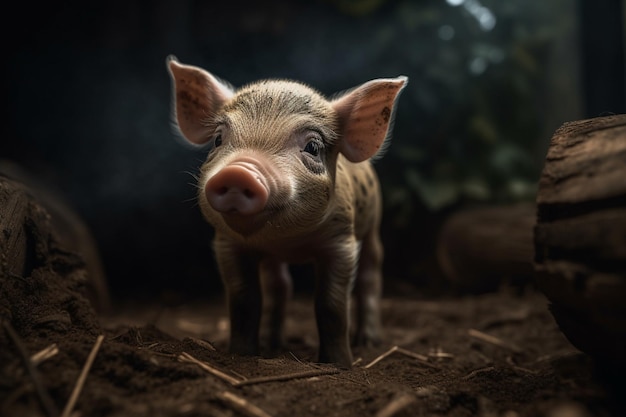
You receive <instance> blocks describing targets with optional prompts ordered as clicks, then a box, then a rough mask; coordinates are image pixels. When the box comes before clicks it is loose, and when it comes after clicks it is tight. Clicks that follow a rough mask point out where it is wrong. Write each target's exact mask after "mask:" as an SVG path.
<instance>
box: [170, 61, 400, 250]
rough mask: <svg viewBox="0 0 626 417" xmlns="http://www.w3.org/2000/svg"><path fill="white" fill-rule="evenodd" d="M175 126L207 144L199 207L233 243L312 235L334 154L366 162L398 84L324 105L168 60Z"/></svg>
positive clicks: (282, 87) (322, 210)
mask: <svg viewBox="0 0 626 417" xmlns="http://www.w3.org/2000/svg"><path fill="white" fill-rule="evenodd" d="M167 65H168V69H169V71H170V74H171V77H172V81H173V90H174V91H173V96H174V104H173V110H174V122H175V125H176V127H177V128H178V131H179V132H180V134H181V136H182V137H183V138H184V139H185V140H187V141H188V142H190V143H192V144H194V145H198V146H206V147H207V148H208V157H207V160H206V163H205V164H204V165H203V167H202V170H201V175H200V179H199V189H200V191H199V203H200V207H201V209H202V212H203V214H204V216H205V217H206V219H207V220H208V221H209V222H210V223H211V224H212V225H213V226H214V227H215V228H216V229H217V230H218V231H220V232H222V233H226V234H228V235H230V236H232V237H234V238H236V239H256V238H260V239H263V240H264V241H266V242H267V238H268V237H273V236H275V237H289V236H290V235H291V234H295V233H298V234H301V233H302V232H305V231H307V230H313V229H315V228H316V227H317V226H318V225H319V224H320V222H322V221H323V219H325V218H326V217H327V216H328V215H330V214H331V213H332V207H333V205H335V204H339V203H338V202H337V201H336V198H335V194H336V193H335V176H336V165H337V158H338V155H339V154H342V155H343V156H344V157H345V158H346V159H348V160H349V161H351V162H361V161H365V160H367V159H369V158H371V157H373V156H374V155H376V154H377V153H379V151H380V149H381V147H383V145H384V143H385V140H386V139H387V137H388V136H389V132H390V125H391V123H392V120H393V114H394V105H395V101H396V98H397V97H398V94H399V92H400V91H401V90H402V88H403V87H404V85H405V84H406V77H398V78H395V79H378V80H373V81H369V82H367V83H365V84H363V85H361V86H359V87H357V88H355V89H353V90H351V91H349V92H347V93H345V94H342V95H340V96H338V97H337V98H334V99H332V100H327V99H325V98H324V97H322V96H321V95H320V94H319V93H318V92H316V91H315V90H313V89H311V88H309V87H308V86H305V85H303V84H301V83H297V82H292V81H285V80H265V81H260V82H256V83H253V84H250V85H248V86H245V87H243V88H241V89H239V90H234V89H233V88H232V87H231V86H230V85H228V84H227V83H225V82H223V81H221V80H219V79H217V78H216V77H214V76H213V75H211V74H210V73H208V72H207V71H205V70H203V69H201V68H198V67H193V66H188V65H183V64H180V63H179V62H177V61H176V59H175V58H173V57H170V58H168V62H167Z"/></svg>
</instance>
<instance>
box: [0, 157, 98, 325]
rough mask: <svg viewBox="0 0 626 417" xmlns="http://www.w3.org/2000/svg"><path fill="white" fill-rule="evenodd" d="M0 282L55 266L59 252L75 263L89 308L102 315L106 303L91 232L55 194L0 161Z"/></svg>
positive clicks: (28, 275) (27, 175) (30, 177)
mask: <svg viewBox="0 0 626 417" xmlns="http://www.w3.org/2000/svg"><path fill="white" fill-rule="evenodd" d="M0 231H1V232H2V233H1V234H0V278H2V279H11V277H21V278H28V277H30V276H31V273H32V271H33V269H35V268H37V267H38V266H41V265H43V264H46V263H48V262H49V263H51V264H54V265H57V264H58V262H57V261H56V260H55V259H56V258H55V256H56V255H57V252H59V251H60V252H64V253H67V254H68V256H70V257H71V256H74V257H76V258H77V262H79V263H80V264H81V266H78V267H76V266H73V267H72V268H77V269H78V270H79V271H78V273H79V274H80V275H83V274H84V275H85V277H86V279H87V282H86V290H87V294H86V295H87V296H88V298H89V300H90V301H91V303H92V305H93V307H94V308H95V309H96V310H97V311H99V312H101V313H106V312H108V310H109V308H110V297H109V292H108V287H107V284H106V278H105V274H104V269H103V267H102V263H101V260H100V256H99V252H98V249H97V246H96V243H95V240H94V239H93V237H92V235H91V232H90V231H89V229H88V227H87V226H86V224H85V223H84V222H83V221H82V219H81V218H80V217H79V216H78V214H77V213H76V212H75V211H74V210H73V209H72V208H71V207H70V206H69V205H68V204H67V203H66V202H64V200H63V199H62V198H61V197H60V196H59V195H57V194H55V193H53V192H51V191H50V190H49V189H46V188H45V187H44V186H43V185H42V183H41V182H40V181H37V179H36V178H35V177H33V176H32V175H31V174H29V173H27V172H26V171H25V170H23V169H22V168H20V167H19V166H17V165H15V164H13V163H10V162H8V161H6V160H0Z"/></svg>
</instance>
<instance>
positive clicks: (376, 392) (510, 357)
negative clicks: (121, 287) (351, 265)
mask: <svg viewBox="0 0 626 417" xmlns="http://www.w3.org/2000/svg"><path fill="white" fill-rule="evenodd" d="M58 255H59V256H60V257H64V259H65V261H68V260H69V261H70V262H69V264H70V265H71V260H72V258H71V254H67V253H59V254H58ZM58 264H59V265H60V264H62V263H58ZM65 265H66V266H65V267H64V268H65V269H63V270H62V271H61V272H64V273H65V276H66V277H67V276H69V277H70V281H67V282H70V283H71V282H72V281H71V279H74V278H75V277H74V278H72V274H69V275H68V274H67V272H68V271H70V272H71V267H68V266H67V262H65ZM37 271H39V270H38V269H36V270H34V271H33V274H31V277H29V278H28V279H23V278H19V277H17V278H15V279H13V280H11V281H10V282H8V281H5V282H4V284H3V286H2V287H1V288H0V289H1V290H2V293H1V295H2V297H3V298H2V299H0V301H2V304H0V307H2V308H3V311H2V312H3V313H4V314H5V316H9V317H11V318H12V320H11V323H12V324H8V322H7V321H4V323H3V327H4V329H3V332H2V335H1V336H0V342H1V344H2V345H3V348H2V349H1V351H2V352H0V372H1V373H0V406H1V407H2V408H1V409H0V414H1V415H2V416H7V417H8V416H16V417H17V416H45V415H50V416H56V415H59V414H58V413H60V412H61V411H62V410H64V409H65V411H67V412H68V414H64V415H73V416H92V417H97V416H164V417H165V416H274V417H280V416H290V417H293V416H341V417H348V416H380V417H388V416H398V417H400V416H426V415H429V416H430V415H433V416H507V417H514V416H551V417H566V416H567V417H582V416H618V415H626V414H624V411H625V410H626V407H625V404H624V400H623V399H622V398H621V397H623V392H624V391H622V394H621V395H620V394H619V393H618V390H620V389H623V386H621V387H620V386H619V384H618V382H617V381H618V378H616V377H615V376H614V377H606V376H605V375H604V374H599V373H598V372H597V370H596V369H595V368H594V365H593V363H592V361H591V360H590V358H589V357H587V356H586V355H584V354H582V353H580V352H579V351H577V350H576V349H575V348H573V347H572V345H571V344H570V343H569V342H568V341H567V339H566V338H565V337H564V336H563V335H562V333H561V332H560V331H559V329H558V328H557V325H556V324H555V321H554V319H553V317H552V315H551V314H550V312H549V310H548V305H547V301H546V299H545V297H544V296H543V295H541V294H540V293H538V292H537V291H535V290H534V289H532V288H526V289H524V290H521V291H520V290H519V289H516V290H512V289H510V288H503V289H501V290H500V291H497V292H493V293H489V294H484V295H473V296H454V297H452V296H448V297H424V296H420V295H419V294H418V293H417V292H415V294H413V293H412V292H410V291H405V293H404V294H403V295H388V296H386V297H385V298H384V303H383V322H384V328H385V342H384V344H383V345H382V346H380V347H377V348H373V349H355V351H354V354H355V358H356V363H355V365H354V366H353V368H352V369H350V370H345V369H337V368H335V367H333V366H331V365H325V364H318V363H315V357H316V346H317V340H316V332H315V323H314V319H313V308H312V300H311V299H310V298H309V297H307V296H306V295H305V294H300V295H298V296H297V297H296V299H295V300H294V301H293V302H292V303H291V304H290V307H289V316H288V321H287V326H286V332H287V335H288V342H287V343H288V345H287V346H286V348H285V350H284V351H281V352H277V353H273V354H270V353H267V352H266V353H265V354H264V355H263V356H262V357H238V356H234V355H231V354H229V353H228V352H227V350H226V347H227V346H226V341H227V335H228V320H227V318H226V315H225V310H224V305H223V301H222V299H208V300H204V301H201V300H198V301H195V302H190V303H180V304H179V305H177V306H169V307H162V306H161V305H157V304H156V303H138V302H126V303H123V304H122V305H117V306H115V308H114V312H115V313H114V314H112V315H109V316H107V317H97V316H96V315H95V314H94V312H93V310H92V309H91V308H90V305H89V303H88V302H87V301H86V299H85V298H84V297H82V295H81V286H80V285H79V284H76V285H74V284H71V285H57V284H56V283H55V281H54V280H53V279H50V276H45V275H43V274H38V273H37ZM57 272H58V271H57ZM76 282H78V283H79V282H80V280H79V279H76ZM76 282H75V283H76ZM18 295H20V296H21V299H19V300H16V299H15V298H9V299H8V300H7V298H6V297H16V296H18ZM11 330H14V332H11ZM10 333H15V334H16V335H14V336H11V334H10ZM100 334H102V335H104V339H103V342H102V343H101V345H100V346H98V349H97V351H96V353H95V360H94V361H93V364H92V366H91V367H90V369H89V370H88V371H86V378H85V380H84V386H83V387H82V390H81V391H80V392H79V393H76V394H74V395H75V396H76V402H75V404H73V405H71V404H70V405H69V406H68V403H71V401H70V398H71V397H72V393H73V390H74V388H75V386H76V383H77V380H78V379H79V375H80V373H81V370H82V369H83V367H84V365H85V362H86V361H87V359H88V357H89V355H90V352H91V351H92V349H94V346H95V345H96V340H97V336H98V335H100ZM17 345H22V349H23V350H24V351H25V353H24V354H25V355H29V356H30V355H33V354H35V353H37V352H40V351H41V350H43V349H45V348H47V347H50V346H51V345H54V346H55V347H56V348H57V350H58V352H57V353H56V354H54V355H53V356H51V357H50V358H48V359H43V360H42V361H41V363H38V365H36V367H34V368H35V369H34V370H31V371H28V370H27V367H26V366H25V365H24V361H23V359H22V358H20V352H19V348H18V347H17ZM390 352H391V353H390ZM194 361H195V362H194ZM35 362H36V361H35ZM202 364H204V365H202ZM203 366H204V368H203ZM272 378H274V379H272ZM46 398H47V399H48V400H47V401H46ZM44 404H47V405H44ZM72 413H73V414H72Z"/></svg>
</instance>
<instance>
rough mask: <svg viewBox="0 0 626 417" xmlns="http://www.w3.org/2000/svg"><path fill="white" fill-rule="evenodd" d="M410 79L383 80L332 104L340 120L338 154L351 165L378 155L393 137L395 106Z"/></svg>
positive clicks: (363, 87) (362, 86)
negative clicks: (388, 139) (386, 142)
mask: <svg viewBox="0 0 626 417" xmlns="http://www.w3.org/2000/svg"><path fill="white" fill-rule="evenodd" d="M408 81H409V79H408V78H407V77H405V76H400V77H397V78H381V79H377V80H372V81H368V82H366V83H365V84H363V85H361V86H359V87H357V88H355V89H353V90H351V91H350V92H348V93H346V94H344V95H342V96H340V97H338V98H336V99H334V100H333V101H331V105H332V107H333V108H334V109H335V112H336V113H337V116H338V119H339V129H340V132H341V136H342V138H341V142H340V144H339V151H340V152H341V153H342V154H343V155H344V156H345V157H346V158H348V160H350V161H352V162H361V161H365V160H366V159H368V158H371V157H373V156H374V155H376V154H377V153H378V152H379V151H380V149H381V147H382V146H383V144H384V143H385V139H387V137H388V136H390V133H391V126H392V124H393V117H394V114H395V104H396V100H397V98H398V96H399V95H400V92H401V91H402V89H403V88H404V87H405V86H406V84H407V83H408Z"/></svg>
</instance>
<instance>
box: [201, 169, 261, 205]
mask: <svg viewBox="0 0 626 417" xmlns="http://www.w3.org/2000/svg"><path fill="white" fill-rule="evenodd" d="M205 192H206V198H207V200H208V201H209V204H210V205H211V207H213V208H214V209H215V210H217V211H219V212H221V213H238V214H243V215H252V214H256V213H259V212H260V211H261V210H263V208H264V207H265V204H266V203H267V199H268V196H269V188H268V186H267V183H266V179H265V176H264V175H263V173H261V172H260V171H259V170H258V169H257V168H256V166H255V165H254V164H252V163H249V162H234V163H232V164H230V165H227V166H225V167H224V168H222V169H221V170H220V171H219V172H217V173H216V174H215V175H214V176H212V177H211V178H210V179H209V181H207V184H206V188H205Z"/></svg>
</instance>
